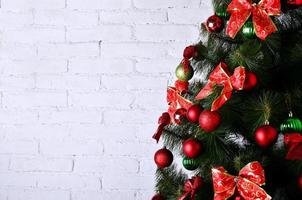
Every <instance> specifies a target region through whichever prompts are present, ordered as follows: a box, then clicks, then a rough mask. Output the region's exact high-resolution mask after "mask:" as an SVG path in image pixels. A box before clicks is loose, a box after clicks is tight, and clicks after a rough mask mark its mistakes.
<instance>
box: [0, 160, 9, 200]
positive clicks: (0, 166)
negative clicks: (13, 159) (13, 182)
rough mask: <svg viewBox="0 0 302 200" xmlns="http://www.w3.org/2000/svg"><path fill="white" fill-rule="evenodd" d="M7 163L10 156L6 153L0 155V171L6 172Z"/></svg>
mask: <svg viewBox="0 0 302 200" xmlns="http://www.w3.org/2000/svg"><path fill="white" fill-rule="evenodd" d="M9 164H10V156H8V155H1V156H0V172H7V171H8V168H9ZM0 193H1V192H0ZM0 197H1V196H0ZM0 199H1V198H0Z"/></svg>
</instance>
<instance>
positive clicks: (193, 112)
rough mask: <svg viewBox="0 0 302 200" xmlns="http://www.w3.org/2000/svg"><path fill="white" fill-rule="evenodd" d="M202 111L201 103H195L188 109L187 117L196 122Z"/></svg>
mask: <svg viewBox="0 0 302 200" xmlns="http://www.w3.org/2000/svg"><path fill="white" fill-rule="evenodd" d="M201 112H202V108H201V106H200V105H193V106H191V107H190V108H189V109H188V111H187V119H188V120H189V121H190V122H193V123H196V122H198V120H199V115H200V113H201Z"/></svg>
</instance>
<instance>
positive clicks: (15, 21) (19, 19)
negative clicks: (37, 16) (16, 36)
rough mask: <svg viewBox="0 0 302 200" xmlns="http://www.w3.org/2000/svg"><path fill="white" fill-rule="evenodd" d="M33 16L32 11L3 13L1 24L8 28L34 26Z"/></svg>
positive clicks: (0, 14)
mask: <svg viewBox="0 0 302 200" xmlns="http://www.w3.org/2000/svg"><path fill="white" fill-rule="evenodd" d="M33 19H34V18H33V14H32V12H31V11H22V12H13V11H6V12H4V11H1V12H0V24H1V25H2V26H4V25H5V26H6V27H13V26H22V25H30V24H33V22H34V20H33Z"/></svg>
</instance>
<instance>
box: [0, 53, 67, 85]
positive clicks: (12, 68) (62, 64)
mask: <svg viewBox="0 0 302 200" xmlns="http://www.w3.org/2000/svg"><path fill="white" fill-rule="evenodd" d="M66 71H67V61H66V60H38V59H33V60H1V61H0V72H1V73H3V74H9V75H12V74H14V75H16V74H33V73H38V74H51V73H58V74H60V73H63V72H66ZM0 86H1V84H0Z"/></svg>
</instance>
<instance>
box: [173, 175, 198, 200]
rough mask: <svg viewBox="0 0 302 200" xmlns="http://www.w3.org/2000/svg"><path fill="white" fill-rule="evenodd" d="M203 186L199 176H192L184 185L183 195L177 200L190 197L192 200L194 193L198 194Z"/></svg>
mask: <svg viewBox="0 0 302 200" xmlns="http://www.w3.org/2000/svg"><path fill="white" fill-rule="evenodd" d="M203 186H204V182H203V180H202V178H201V177H200V176H194V177H192V178H191V179H188V180H187V181H186V182H185V185H184V194H183V195H182V196H181V197H179V198H178V200H185V199H186V198H187V197H190V200H194V198H195V194H196V192H198V191H199V190H200V189H201V188H202V187H203Z"/></svg>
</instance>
